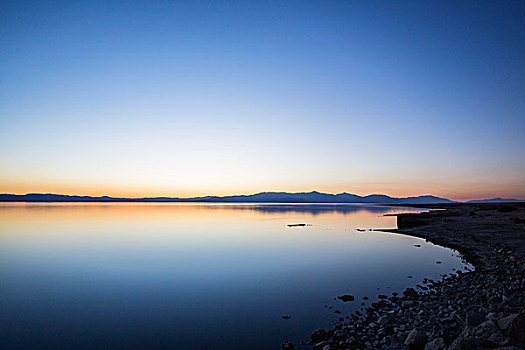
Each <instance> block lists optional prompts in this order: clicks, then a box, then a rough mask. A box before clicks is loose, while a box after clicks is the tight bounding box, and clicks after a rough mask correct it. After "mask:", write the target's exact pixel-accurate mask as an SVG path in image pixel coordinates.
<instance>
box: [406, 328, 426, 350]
mask: <svg viewBox="0 0 525 350" xmlns="http://www.w3.org/2000/svg"><path fill="white" fill-rule="evenodd" d="M427 339H428V338H427V335H426V334H425V333H423V332H422V331H420V330H418V329H417V328H414V329H413V330H412V331H411V332H410V333H408V336H407V338H406V340H405V345H406V346H408V347H409V348H410V349H413V350H423V349H424V348H425V344H426V343H427Z"/></svg>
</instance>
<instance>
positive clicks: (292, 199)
mask: <svg viewBox="0 0 525 350" xmlns="http://www.w3.org/2000/svg"><path fill="white" fill-rule="evenodd" d="M0 201H1V202H217V203H230V202H235V203H242V202H244V203H380V204H434V203H452V201H451V200H449V199H446V198H439V197H435V196H418V197H405V198H396V197H390V196H386V195H383V194H372V195H368V196H364V197H362V196H358V195H356V194H350V193H339V194H329V193H320V192H317V191H313V192H299V193H289V192H261V193H257V194H251V195H237V196H224V197H218V196H207V197H193V198H172V197H152V198H115V197H108V196H102V197H90V196H70V195H62V194H52V193H28V194H25V195H15V194H0Z"/></svg>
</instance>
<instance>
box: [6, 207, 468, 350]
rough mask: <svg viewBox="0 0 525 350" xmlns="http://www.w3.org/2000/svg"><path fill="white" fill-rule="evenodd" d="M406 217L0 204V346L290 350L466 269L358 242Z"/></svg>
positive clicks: (379, 240)
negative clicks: (285, 346)
mask: <svg viewBox="0 0 525 350" xmlns="http://www.w3.org/2000/svg"><path fill="white" fill-rule="evenodd" d="M418 211H419V210H416V209H410V208H399V207H386V206H375V205H352V204H348V205H346V204H337V205H335V204H334V205H330V204H297V205H295V204H253V203H252V204H196V203H173V204H172V203H169V204H168V203H166V204H156V203H147V204H142V203H115V204H113V203H111V204H104V203H0V334H2V337H1V338H2V340H0V342H1V343H0V348H10V349H23V348H38V349H43V348H61V349H83V348H86V349H87V348H89V349H93V348H112V349H129V348H158V349H165V348H174V349H247V348H250V349H279V348H280V344H281V343H282V342H283V341H284V340H290V341H292V342H293V343H295V345H296V348H300V346H299V342H300V340H308V339H309V334H310V333H311V332H312V331H313V330H315V329H316V328H319V327H329V326H330V325H331V324H332V322H335V321H337V319H338V317H340V315H338V314H336V313H334V311H335V310H340V311H341V312H342V313H343V316H344V315H347V314H349V313H351V312H353V311H355V310H357V309H359V308H360V307H362V306H361V302H362V300H361V299H362V297H364V296H368V297H370V300H368V301H367V302H366V303H367V305H368V304H369V303H370V302H373V301H375V300H377V295H378V294H389V293H391V292H393V291H398V292H399V291H402V290H403V289H404V288H406V287H408V286H414V285H415V284H417V283H420V282H421V280H422V279H423V278H424V277H429V278H434V279H439V277H440V275H442V274H447V273H450V272H452V271H453V269H464V268H465V267H466V266H465V264H464V263H463V262H462V260H461V258H460V257H459V256H458V254H457V253H456V252H455V251H452V250H450V249H447V248H443V247H439V246H436V245H433V244H431V243H427V242H425V241H424V240H421V239H419V238H414V237H409V236H404V235H399V234H392V233H385V232H377V231H369V229H374V228H395V227H396V218H395V217H393V216H384V215H385V214H392V213H396V212H418ZM303 223H304V224H307V225H306V226H294V227H290V226H288V225H289V224H303ZM357 229H364V230H365V231H358V230H357ZM415 245H420V247H416V246H415ZM436 261H440V262H441V264H437V263H436ZM409 275H410V276H413V278H407V276H409ZM342 294H352V295H354V296H355V297H356V301H354V302H347V303H344V302H342V301H340V300H334V298H335V297H337V296H339V295H342ZM330 307H333V308H330ZM283 315H290V316H291V318H290V319H283V318H281V316H283Z"/></svg>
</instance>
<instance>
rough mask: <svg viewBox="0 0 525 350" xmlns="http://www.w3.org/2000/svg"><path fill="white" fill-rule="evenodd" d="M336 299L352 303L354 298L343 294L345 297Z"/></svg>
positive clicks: (341, 296)
mask: <svg viewBox="0 0 525 350" xmlns="http://www.w3.org/2000/svg"><path fill="white" fill-rule="evenodd" d="M337 299H339V300H342V301H344V302H347V301H354V300H355V297H354V296H353V295H350V294H345V295H340V296H338V297H337Z"/></svg>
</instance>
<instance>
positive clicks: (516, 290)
mask: <svg viewBox="0 0 525 350" xmlns="http://www.w3.org/2000/svg"><path fill="white" fill-rule="evenodd" d="M426 207H428V206H426ZM437 207H439V208H444V209H445V210H439V211H432V212H429V213H422V214H399V215H398V229H397V230H389V231H390V232H395V233H401V234H407V235H412V236H417V237H421V238H425V239H426V240H428V241H431V242H433V243H435V244H439V245H442V246H446V247H450V248H454V249H456V250H458V251H459V252H460V253H461V254H462V255H463V257H464V258H465V259H466V260H467V261H468V262H469V263H471V264H473V265H474V266H475V271H472V272H466V273H463V272H461V271H458V272H456V273H453V274H450V275H447V276H445V277H444V278H443V279H442V280H440V281H433V280H429V279H425V280H423V281H421V284H420V285H419V286H418V288H417V290H416V289H413V288H407V289H406V290H405V291H403V292H401V293H399V294H398V293H392V295H390V296H383V295H382V296H378V299H379V301H378V302H375V303H372V304H371V306H369V307H367V308H366V309H364V310H363V311H362V312H359V311H357V312H355V313H353V314H351V315H341V316H346V317H341V318H340V319H339V320H340V321H339V322H338V323H336V324H335V325H334V327H333V328H332V329H329V330H324V329H318V330H316V331H314V332H313V333H312V335H311V340H310V341H309V342H307V344H308V345H310V346H312V347H313V349H315V350H334V349H420V350H444V349H449V350H470V349H509V350H510V349H514V350H516V349H525V308H524V306H525V234H524V231H525V204H516V203H513V204H450V205H439V206H437ZM282 347H283V349H291V348H293V344H291V343H287V342H286V343H283V346H282Z"/></svg>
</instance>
